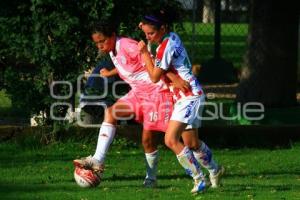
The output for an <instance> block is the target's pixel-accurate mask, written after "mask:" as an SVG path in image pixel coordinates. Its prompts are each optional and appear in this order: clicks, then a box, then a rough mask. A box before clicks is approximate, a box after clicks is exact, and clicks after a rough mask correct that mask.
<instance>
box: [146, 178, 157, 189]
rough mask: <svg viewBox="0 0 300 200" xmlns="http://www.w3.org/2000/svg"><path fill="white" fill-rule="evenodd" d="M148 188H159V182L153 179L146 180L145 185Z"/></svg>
mask: <svg viewBox="0 0 300 200" xmlns="http://www.w3.org/2000/svg"><path fill="white" fill-rule="evenodd" d="M143 185H144V187H146V188H155V187H156V186H157V181H156V180H153V179H148V178H146V179H145V180H144V183H143Z"/></svg>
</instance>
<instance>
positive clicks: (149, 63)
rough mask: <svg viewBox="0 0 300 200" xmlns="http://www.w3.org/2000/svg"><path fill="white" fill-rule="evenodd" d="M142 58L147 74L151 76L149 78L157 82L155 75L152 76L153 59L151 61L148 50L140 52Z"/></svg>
mask: <svg viewBox="0 0 300 200" xmlns="http://www.w3.org/2000/svg"><path fill="white" fill-rule="evenodd" d="M142 59H143V60H144V62H145V65H146V69H147V71H148V73H149V76H150V78H151V80H152V81H153V82H157V80H156V77H155V76H154V65H153V61H152V58H151V56H150V54H149V52H143V53H142Z"/></svg>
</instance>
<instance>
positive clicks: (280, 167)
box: [0, 142, 300, 200]
mask: <svg viewBox="0 0 300 200" xmlns="http://www.w3.org/2000/svg"><path fill="white" fill-rule="evenodd" d="M94 145H95V144H94V143H92V144H88V145H84V144H79V143H71V142H66V143H55V144H52V145H48V146H44V147H40V148H37V147H35V148H34V147H28V146H27V147H20V146H18V145H17V144H16V143H0V157H1V163H0V174H1V178H0V196H1V198H2V199H88V200H92V199H108V200H112V199H122V200H123V199H181V200H182V199H197V200H198V199H214V200H217V199H222V200H223V199H228V200H235V199H243V200H244V199H249V200H250V199H263V200H265V199H300V192H299V191H300V159H299V151H300V144H295V145H294V146H293V147H292V148H289V149H273V150H270V149H239V150H237V149H214V156H215V158H216V160H218V162H220V163H222V164H223V165H224V166H225V168H226V170H227V173H226V176H225V177H224V180H223V186H222V187H221V188H219V189H216V190H213V189H208V190H207V192H205V193H204V194H199V195H197V196H192V195H191V194H190V193H189V191H190V189H191V187H192V182H191V179H190V178H189V177H188V176H186V175H185V173H184V171H183V169H182V168H181V167H180V166H179V164H178V162H177V160H176V158H175V156H174V155H173V153H172V152H171V151H169V150H167V149H165V148H161V150H160V156H161V159H160V163H159V176H158V179H159V186H158V188H156V189H145V188H143V187H142V186H141V184H142V181H143V178H144V174H145V169H144V162H143V153H142V149H141V148H136V147H135V148H128V147H126V148H125V147H124V145H123V146H122V143H121V145H120V143H119V144H118V146H117V145H116V144H114V145H113V147H112V148H111V151H110V153H109V155H108V157H107V162H106V172H105V174H104V177H103V181H102V183H101V184H100V185H99V186H98V187H96V188H91V189H83V188H80V187H78V186H77V185H76V184H75V182H74V180H73V166H72V162H71V161H72V160H73V159H74V158H77V157H81V156H86V155H89V154H91V153H93V151H94Z"/></svg>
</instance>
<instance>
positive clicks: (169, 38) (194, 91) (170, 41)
mask: <svg viewBox="0 0 300 200" xmlns="http://www.w3.org/2000/svg"><path fill="white" fill-rule="evenodd" d="M155 65H156V67H159V68H161V69H163V70H165V71H167V70H170V71H172V72H173V73H175V74H177V75H178V76H179V77H180V78H182V79H183V80H185V81H187V82H189V83H190V86H191V88H190V90H188V91H187V92H185V93H183V92H182V91H180V90H179V89H176V88H172V87H171V86H170V89H171V91H172V92H173V93H174V98H175V100H178V99H180V98H182V97H187V96H195V95H196V96H197V95H201V94H203V91H202V88H201V86H200V84H199V81H198V80H197V78H196V77H195V76H194V75H193V73H192V65H191V62H190V60H189V58H188V55H187V52H186V50H185V48H184V46H183V44H182V42H181V40H180V38H179V36H178V35H177V34H175V33H173V32H170V33H169V34H168V35H166V36H165V37H164V38H163V41H162V43H161V44H160V45H159V46H158V47H157V49H156V58H155ZM166 82H168V81H166Z"/></svg>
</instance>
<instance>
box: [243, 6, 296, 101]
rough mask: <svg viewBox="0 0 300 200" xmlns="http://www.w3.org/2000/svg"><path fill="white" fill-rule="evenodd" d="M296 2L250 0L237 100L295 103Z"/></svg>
mask: <svg viewBox="0 0 300 200" xmlns="http://www.w3.org/2000/svg"><path fill="white" fill-rule="evenodd" d="M295 4H296V3H291V2H290V3H283V2H282V1H272V0H266V1H261V0H252V1H251V5H250V7H251V9H250V25H249V37H248V45H249V47H248V51H247V53H246V56H245V63H244V68H243V69H242V73H241V81H240V84H239V87H238V90H237V101H238V102H241V103H246V102H261V103H263V104H264V105H265V106H267V107H280V106H293V105H295V104H296V84H297V48H298V47H297V44H298V43H297V41H298V35H297V29H298V14H299V13H298V10H297V8H298V7H297V6H296V5H295Z"/></svg>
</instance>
